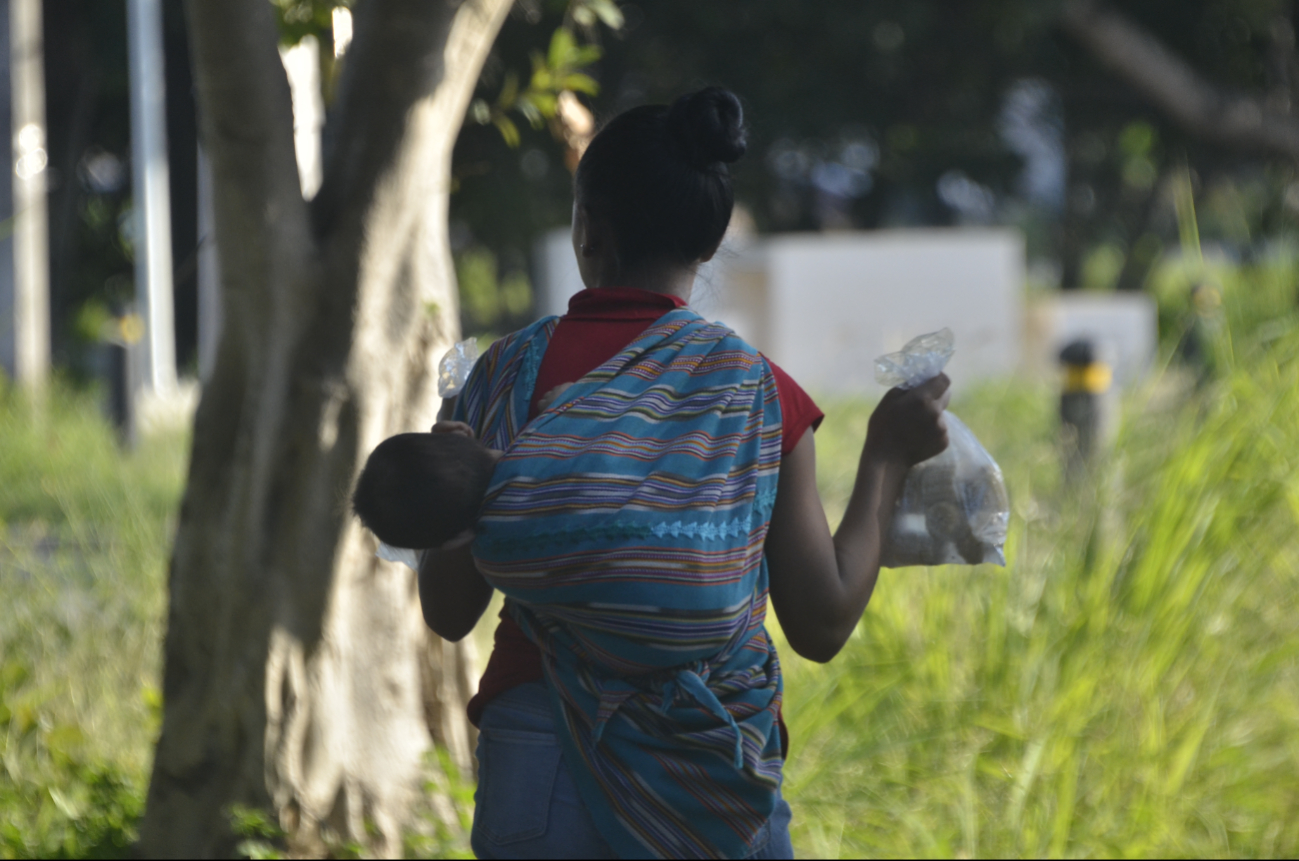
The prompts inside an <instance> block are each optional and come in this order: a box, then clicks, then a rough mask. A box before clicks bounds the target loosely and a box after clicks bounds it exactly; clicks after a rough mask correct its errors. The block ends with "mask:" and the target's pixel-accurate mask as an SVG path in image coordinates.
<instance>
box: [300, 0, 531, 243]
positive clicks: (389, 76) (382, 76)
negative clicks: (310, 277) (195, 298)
mask: <svg viewBox="0 0 1299 861" xmlns="http://www.w3.org/2000/svg"><path fill="white" fill-rule="evenodd" d="M509 6H510V4H509V2H503V0H367V2H365V3H361V4H358V5H357V7H356V13H355V15H356V18H355V31H356V37H355V39H354V40H353V42H352V50H351V51H350V52H349V54H348V56H347V58H346V60H345V61H344V65H343V79H342V80H341V81H340V82H339V88H338V96H337V102H336V104H337V109H336V113H335V116H334V117H333V118H331V122H330V126H331V127H330V128H328V129H327V130H326V135H325V138H326V145H327V151H326V153H325V158H324V177H323V180H322V182H321V186H320V192H319V193H318V194H317V195H316V197H315V199H314V200H313V201H312V219H313V223H314V225H315V230H316V234H317V236H318V237H322V238H323V237H324V236H325V234H327V233H328V232H329V231H330V230H331V229H332V228H333V223H334V220H335V219H336V218H337V217H338V214H339V213H342V212H357V213H360V212H364V211H365V210H366V206H365V203H366V200H365V198H368V197H370V196H371V195H373V194H374V192H375V190H376V188H379V187H381V183H380V180H381V178H382V176H383V175H384V174H385V173H387V172H389V171H391V170H393V168H394V166H395V162H397V161H398V160H399V159H400V158H401V153H400V149H401V147H402V145H403V144H404V143H406V142H407V141H408V140H409V137H408V135H407V124H408V123H409V122H410V121H411V111H412V110H413V109H415V108H416V107H417V106H418V105H419V104H420V103H421V102H423V101H425V100H427V99H430V98H432V97H434V96H435V95H438V94H439V93H458V92H460V91H462V90H463V91H465V104H463V105H460V106H459V107H458V108H455V107H453V108H451V110H449V111H448V112H447V114H446V115H450V116H454V117H456V120H455V121H456V124H457V127H458V125H459V122H460V120H461V118H463V116H464V110H465V108H466V107H467V105H468V102H467V98H468V96H469V95H470V94H472V91H473V87H472V81H476V80H477V79H478V73H479V72H480V71H481V68H482V62H483V60H484V59H485V57H486V53H487V51H486V50H483V49H480V46H479V45H478V44H477V43H478V42H482V41H484V40H485V41H486V46H484V47H489V46H490V44H491V41H492V40H493V39H494V38H495V36H496V32H497V30H498V29H499V28H500V24H501V21H502V20H503V18H504V16H505V14H506V13H507V12H508V11H509ZM466 46H469V48H470V49H469V50H465V48H466ZM462 78H469V79H471V83H470V85H469V86H467V87H464V86H458V84H459V83H460V82H461V79H462ZM454 137H455V136H454V133H453V134H452V135H451V139H452V140H454ZM441 155H442V154H441V153H420V154H416V157H418V158H424V159H434V158H439V157H441ZM437 191H441V192H443V193H445V192H447V191H449V189H438V190H437Z"/></svg>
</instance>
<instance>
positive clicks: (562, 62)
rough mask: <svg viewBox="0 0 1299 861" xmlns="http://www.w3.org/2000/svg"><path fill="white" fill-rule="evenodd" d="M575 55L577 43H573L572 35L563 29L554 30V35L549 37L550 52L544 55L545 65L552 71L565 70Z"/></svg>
mask: <svg viewBox="0 0 1299 861" xmlns="http://www.w3.org/2000/svg"><path fill="white" fill-rule="evenodd" d="M576 54H577V43H576V42H574V41H573V34H572V33H570V32H568V30H567V28H565V27H558V28H556V29H555V34H554V35H553V36H551V37H550V52H549V53H548V54H547V55H546V62H547V65H549V66H550V68H552V69H562V68H566V67H568V66H569V65H571V63H572V60H573V58H574V56H576Z"/></svg>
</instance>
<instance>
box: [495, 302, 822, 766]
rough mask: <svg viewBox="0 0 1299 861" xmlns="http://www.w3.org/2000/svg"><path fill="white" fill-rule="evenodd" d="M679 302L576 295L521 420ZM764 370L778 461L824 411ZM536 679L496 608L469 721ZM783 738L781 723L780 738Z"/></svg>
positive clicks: (522, 640) (525, 645)
mask: <svg viewBox="0 0 1299 861" xmlns="http://www.w3.org/2000/svg"><path fill="white" fill-rule="evenodd" d="M685 304H686V303H685V302H684V301H683V300H682V299H679V298H677V297H676V296H669V295H668V294H666V293H654V292H651V291H649V290H637V289H635V288H632V287H602V288H600V289H597V290H583V291H582V292H580V293H578V294H577V295H576V296H574V297H573V298H572V299H570V300H569V302H568V313H567V314H565V315H564V316H563V317H560V318H559V325H558V326H556V327H555V333H554V334H553V335H552V336H551V338H550V344H549V345H548V346H547V347H546V353H545V355H544V356H543V357H542V359H541V367H540V368H539V369H538V371H537V385H536V388H535V389H534V390H533V392H532V404H531V407H530V409H529V410H528V419H529V420H531V419H532V418H534V417H535V416H536V415H537V413H538V409H537V402H538V401H539V400H541V398H542V397H543V396H544V395H545V394H546V393H547V392H549V391H550V390H551V389H553V388H555V387H556V386H559V385H562V384H564V383H573V382H577V381H578V380H580V379H581V378H582V377H584V376H586V375H587V374H588V373H590V372H591V371H593V370H595V369H596V368H598V367H600V366H601V365H603V364H604V363H605V362H607V361H609V360H610V359H612V358H613V357H614V356H616V355H617V354H618V353H620V352H622V350H624V349H625V348H626V347H627V345H629V344H630V343H631V342H632V341H635V340H636V339H637V338H638V337H640V335H641V333H642V332H644V331H645V330H646V329H647V328H649V326H650V325H651V324H652V323H654V322H656V321H657V320H658V319H659V318H660V317H662V316H663V315H664V314H666V313H667V312H669V311H671V310H673V309H674V308H680V307H682V306H684V305H685ZM767 364H768V365H770V366H771V373H772V375H773V376H774V377H775V378H776V392H777V394H778V395H779V397H780V413H781V423H782V431H781V434H782V441H781V449H780V452H781V454H782V455H785V454H789V453H790V452H791V451H793V450H794V446H796V445H798V442H799V440H801V439H802V438H803V434H804V433H806V432H807V429H808V428H816V427H817V425H819V424H820V423H821V419H822V418H824V417H825V413H823V412H821V410H820V409H818V408H817V406H816V404H815V403H813V402H812V399H811V398H810V397H809V396H808V394H807V392H805V391H803V389H802V388H801V387H800V386H799V385H798V383H796V382H794V380H793V379H792V378H791V377H790V376H789V374H786V373H785V372H784V371H782V370H781V369H780V368H778V367H777V366H776V363H775V362H772V361H771V360H770V359H768V360H767ZM541 679H542V671H541V652H540V651H538V649H537V647H536V646H535V645H533V643H532V641H531V640H529V639H528V638H527V636H525V635H524V633H523V631H522V630H521V629H520V628H519V626H518V625H517V624H516V623H515V621H514V620H513V619H511V618H510V617H509V615H508V614H507V613H506V612H505V611H504V610H502V611H501V622H500V624H499V625H497V627H496V637H495V645H494V647H493V649H492V656H491V657H490V658H489V659H488V661H487V670H486V671H485V672H484V673H483V678H482V681H481V682H479V684H478V693H477V695H475V696H474V698H473V699H471V700H470V701H469V720H470V721H471V722H473V724H474V726H477V725H478V720H479V718H481V717H482V714H483V709H484V708H485V707H486V706H487V704H488V703H489V702H491V700H492V699H494V698H495V697H497V696H499V695H501V694H503V693H505V692H506V691H508V690H509V689H510V688H512V687H514V686H516V685H521V684H524V683H526V682H539V681H541ZM784 735H785V732H784V724H783V723H782V724H781V736H782V739H783V738H784ZM785 746H786V747H788V744H786V745H785Z"/></svg>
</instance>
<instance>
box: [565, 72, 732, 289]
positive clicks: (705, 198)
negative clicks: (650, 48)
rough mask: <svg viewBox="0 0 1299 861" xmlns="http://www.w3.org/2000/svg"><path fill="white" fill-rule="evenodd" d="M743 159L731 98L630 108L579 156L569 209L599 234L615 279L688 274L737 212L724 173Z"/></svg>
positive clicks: (703, 96) (711, 94) (705, 96)
mask: <svg viewBox="0 0 1299 861" xmlns="http://www.w3.org/2000/svg"><path fill="white" fill-rule="evenodd" d="M744 150H745V136H744V114H743V111H742V110H741V108H740V102H739V99H737V98H736V97H735V95H734V94H733V93H731V92H730V91H729V90H723V89H721V88H719V87H709V88H707V89H704V90H700V91H698V92H695V93H689V94H687V95H684V96H682V97H681V98H679V99H677V100H676V102H674V103H673V104H672V105H671V107H667V106H663V105H646V106H643V107H639V108H633V109H632V110H629V111H627V112H625V113H622V114H619V115H618V116H616V117H614V119H613V120H611V121H610V122H609V124H608V125H606V126H605V127H604V128H603V129H601V130H600V133H599V134H597V135H596V136H595V138H594V139H593V140H592V141H591V143H590V145H589V146H588V147H587V149H586V153H585V154H584V155H583V156H582V161H581V162H580V163H579V164H578V167H577V176H576V177H575V179H574V196H575V208H576V209H577V210H578V211H579V216H581V217H584V218H586V219H589V220H590V221H593V222H596V223H598V224H599V225H600V226H601V228H603V229H605V230H606V231H607V233H608V235H609V236H610V239H611V241H612V244H613V245H614V246H615V247H614V248H613V249H610V251H612V252H613V253H614V254H616V259H617V266H618V268H619V269H620V270H622V271H624V272H626V271H631V270H635V269H638V268H643V267H646V266H651V267H653V266H664V265H668V266H689V265H691V264H694V263H697V262H699V261H700V260H706V259H708V258H709V257H711V256H712V254H713V252H714V251H716V250H717V246H718V245H719V244H720V243H721V241H722V236H723V235H724V234H725V233H726V226H727V225H728V224H729V223H730V220H731V209H732V207H733V206H734V202H735V198H734V194H733V192H732V190H731V179H730V174H729V172H728V171H727V168H726V165H727V164H728V163H730V162H734V161H736V160H737V159H739V158H740V156H742V155H744Z"/></svg>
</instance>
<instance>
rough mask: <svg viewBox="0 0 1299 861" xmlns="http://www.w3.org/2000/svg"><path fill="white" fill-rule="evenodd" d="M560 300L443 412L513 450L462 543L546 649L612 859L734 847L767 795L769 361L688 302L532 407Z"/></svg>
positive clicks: (770, 702)
mask: <svg viewBox="0 0 1299 861" xmlns="http://www.w3.org/2000/svg"><path fill="white" fill-rule="evenodd" d="M556 322H557V321H556V318H553V317H552V318H548V319H545V320H542V321H540V322H538V323H536V324H534V325H533V326H531V327H529V328H527V329H524V330H522V331H520V332H517V333H515V334H513V335H510V336H507V337H506V338H503V339H502V340H500V341H498V342H497V343H496V344H494V345H493V346H492V348H491V349H490V350H489V351H488V352H487V353H486V354H485V355H484V357H483V358H482V359H481V360H480V361H479V362H478V364H477V366H476V367H475V369H474V371H473V373H472V374H471V375H470V377H469V380H468V381H467V383H466V385H465V389H464V391H463V392H462V393H461V396H460V401H459V403H458V405H457V409H456V418H458V419H459V420H461V421H465V422H468V423H469V424H470V425H471V426H472V427H473V428H474V430H475V432H476V433H477V434H478V437H479V439H480V440H482V441H484V442H485V443H486V444H487V445H489V446H492V447H494V448H500V449H503V450H505V452H506V453H505V456H504V458H503V459H502V460H501V461H500V463H499V464H498V466H497V468H496V472H495V473H494V475H493V480H492V485H491V487H490V488H489V489H488V493H487V498H486V501H485V503H484V506H483V509H482V512H481V516H480V519H479V524H478V535H477V537H476V539H475V541H474V544H473V552H474V556H475V559H476V561H477V564H478V567H479V569H480V570H481V571H482V572H483V574H484V576H485V577H486V578H487V580H488V582H489V583H491V584H492V585H493V586H494V587H496V588H497V589H500V590H501V591H502V592H503V593H504V594H505V596H506V607H507V608H508V610H509V612H510V613H511V614H512V616H513V618H514V619H515V620H516V621H517V622H518V623H519V625H520V627H521V628H522V629H523V630H524V632H525V633H526V634H527V635H528V637H529V638H530V639H531V640H532V641H533V642H535V643H536V644H537V646H538V647H539V649H540V651H541V654H542V665H543V669H544V672H545V678H546V682H547V687H548V688H549V690H550V692H551V695H552V699H553V704H554V708H555V713H556V725H557V727H558V728H559V731H560V736H561V737H562V739H563V742H564V755H565V758H566V761H567V762H568V763H569V767H570V768H571V769H572V771H573V772H574V775H575V777H576V778H577V783H578V787H579V790H580V791H581V794H582V798H583V800H584V801H585V802H586V804H587V805H588V807H589V808H590V810H591V812H592V815H593V817H594V818H595V821H596V822H597V823H598V824H599V825H600V827H601V829H602V832H603V834H604V837H605V839H606V840H608V842H609V844H610V845H611V846H613V847H614V849H615V850H616V851H617V852H618V854H619V855H620V856H622V857H628V858H632V857H651V858H654V857H658V858H677V857H681V858H726V857H730V858H739V857H743V856H745V855H748V854H750V852H752V851H753V842H754V840H755V838H756V836H757V835H758V833H759V831H760V829H761V828H762V825H763V823H765V822H766V821H767V819H768V818H769V817H770V816H771V814H772V811H773V809H774V807H775V804H776V801H777V797H778V796H777V790H778V787H779V785H780V778H781V769H782V766H783V759H782V756H781V749H780V739H779V734H778V728H777V714H778V711H779V707H780V700H781V674H780V664H779V661H778V659H777V656H776V651H775V647H774V646H773V644H772V642H771V640H770V638H769V637H768V635H767V632H766V629H765V628H764V626H763V622H764V620H765V618H766V607H767V569H766V563H765V561H764V559H763V540H764V538H765V536H766V533H767V527H768V524H769V521H770V516H771V509H772V506H773V504H774V503H775V498H776V482H777V477H778V473H779V469H780V448H781V417H780V402H779V398H778V396H777V392H776V384H775V379H774V377H773V376H772V373H771V369H770V367H769V366H768V365H767V363H766V361H765V360H764V359H763V358H762V356H761V355H759V354H758V352H757V351H756V350H754V349H753V348H752V347H750V346H749V345H748V344H746V343H744V341H743V340H741V339H740V338H739V337H738V336H737V335H735V333H734V332H732V331H731V330H729V329H727V328H726V327H725V326H722V325H720V324H714V323H708V322H706V321H704V320H703V319H702V318H701V317H699V316H698V315H697V314H696V313H694V312H693V311H691V310H689V309H685V308H682V309H677V310H674V311H671V312H669V313H668V314H666V315H664V316H663V317H662V318H661V319H660V320H658V321H657V322H656V323H655V324H654V325H652V326H651V327H650V328H649V329H647V330H646V331H645V332H644V334H643V335H642V336H641V337H640V338H639V339H637V340H636V341H635V342H634V343H632V344H631V345H630V346H628V347H627V348H626V349H625V350H624V351H623V352H622V353H620V354H618V355H617V356H615V357H614V358H612V359H610V360H609V361H608V362H606V363H605V364H604V365H602V366H601V367H599V368H597V369H596V370H594V371H592V372H591V373H590V374H588V375H587V376H586V377H584V378H582V379H581V380H579V381H578V382H577V383H575V384H574V385H573V386H572V387H571V388H569V389H568V390H567V391H566V392H564V393H563V395H561V396H560V397H559V398H557V399H556V401H555V403H553V404H552V405H551V406H550V407H549V409H547V410H546V411H545V412H544V413H542V414H541V415H539V416H537V417H536V418H535V419H534V420H533V421H532V422H530V423H526V418H527V410H528V404H529V402H530V400H531V397H532V393H533V389H534V387H535V384H536V377H537V370H538V368H539V366H540V362H541V357H542V355H543V354H544V352H545V349H546V345H547V344H548V342H549V339H550V336H551V334H552V333H553V332H554V329H555V325H556Z"/></svg>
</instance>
